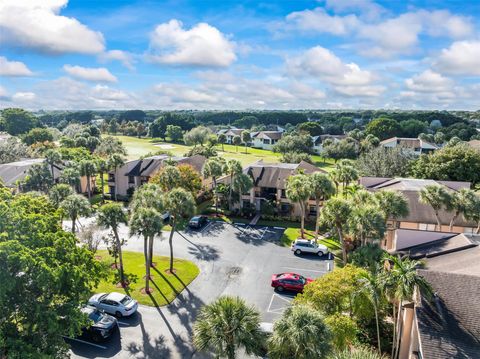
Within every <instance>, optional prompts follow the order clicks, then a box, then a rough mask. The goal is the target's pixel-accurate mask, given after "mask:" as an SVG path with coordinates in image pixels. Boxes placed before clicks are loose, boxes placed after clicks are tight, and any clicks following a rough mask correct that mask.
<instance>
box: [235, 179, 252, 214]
mask: <svg viewBox="0 0 480 359" xmlns="http://www.w3.org/2000/svg"><path fill="white" fill-rule="evenodd" d="M252 187H253V180H252V177H250V176H249V175H247V174H245V173H240V174H238V175H236V176H235V177H234V178H233V183H232V188H233V190H234V191H235V192H237V193H238V200H239V201H240V215H242V212H243V203H242V193H245V192H247V191H250V190H251V189H252Z"/></svg>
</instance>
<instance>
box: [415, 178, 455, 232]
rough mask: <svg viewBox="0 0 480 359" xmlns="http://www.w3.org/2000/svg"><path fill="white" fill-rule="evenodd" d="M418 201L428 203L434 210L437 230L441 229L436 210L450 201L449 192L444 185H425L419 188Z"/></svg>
mask: <svg viewBox="0 0 480 359" xmlns="http://www.w3.org/2000/svg"><path fill="white" fill-rule="evenodd" d="M420 202H422V203H424V204H427V205H429V206H430V207H432V209H433V210H434V211H435V218H436V219H437V228H436V229H437V230H438V231H441V230H442V223H441V222H440V218H439V216H438V212H439V211H440V210H441V209H442V208H444V207H446V206H447V204H448V203H449V202H450V193H448V191H447V190H446V188H445V187H444V186H439V185H427V186H425V187H424V188H422V189H421V190H420Z"/></svg>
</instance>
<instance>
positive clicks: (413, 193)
mask: <svg viewBox="0 0 480 359" xmlns="http://www.w3.org/2000/svg"><path fill="white" fill-rule="evenodd" d="M359 183H360V184H361V185H362V186H364V187H365V188H366V189H367V190H369V191H372V192H377V191H385V190H390V191H399V192H401V193H402V194H403V195H404V196H405V198H406V199H407V201H408V208H409V214H408V215H407V216H406V217H403V218H398V219H397V221H396V222H394V221H393V220H390V221H389V222H388V223H387V228H388V231H387V234H386V237H385V241H384V243H383V245H384V247H385V248H386V249H387V250H390V249H392V248H393V247H394V244H393V241H394V239H395V230H396V229H411V230H420V231H438V232H450V221H451V219H452V218H453V216H454V213H452V212H450V211H446V210H441V211H440V212H439V219H440V223H441V224H442V226H441V228H437V219H436V217H435V211H434V210H433V209H432V207H430V206H429V205H426V204H423V203H421V202H420V200H419V196H420V190H421V189H422V188H425V186H428V185H440V186H445V187H446V188H447V189H448V190H449V191H458V190H460V189H462V188H470V182H456V181H435V180H425V179H416V178H382V177H361V178H360V180H359ZM394 223H395V224H394ZM394 225H395V226H396V227H395V228H394ZM475 229H476V224H475V223H473V222H468V221H465V219H464V218H463V217H462V216H461V215H460V216H458V217H457V218H456V219H455V221H454V222H453V227H452V231H451V232H453V233H474V232H475Z"/></svg>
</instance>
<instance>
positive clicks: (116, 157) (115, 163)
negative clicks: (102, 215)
mask: <svg viewBox="0 0 480 359" xmlns="http://www.w3.org/2000/svg"><path fill="white" fill-rule="evenodd" d="M124 163H125V160H124V158H123V156H122V155H120V154H118V153H114V154H112V155H110V156H109V157H108V159H107V166H108V168H110V169H111V170H113V171H114V172H115V194H114V199H115V201H116V200H117V192H118V191H117V182H118V173H117V170H118V168H119V167H121V166H123V165H124Z"/></svg>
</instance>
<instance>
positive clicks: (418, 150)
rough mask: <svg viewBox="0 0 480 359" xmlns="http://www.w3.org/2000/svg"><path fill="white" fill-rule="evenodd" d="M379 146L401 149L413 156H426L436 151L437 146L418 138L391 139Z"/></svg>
mask: <svg viewBox="0 0 480 359" xmlns="http://www.w3.org/2000/svg"><path fill="white" fill-rule="evenodd" d="M380 146H383V147H385V148H395V147H402V148H404V149H406V150H409V151H410V152H412V153H414V154H415V155H421V154H428V153H431V152H433V151H435V150H438V148H439V147H438V146H437V145H434V144H433V143H429V142H426V141H424V140H421V139H420V138H408V137H392V138H389V139H386V140H383V141H381V142H380Z"/></svg>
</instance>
